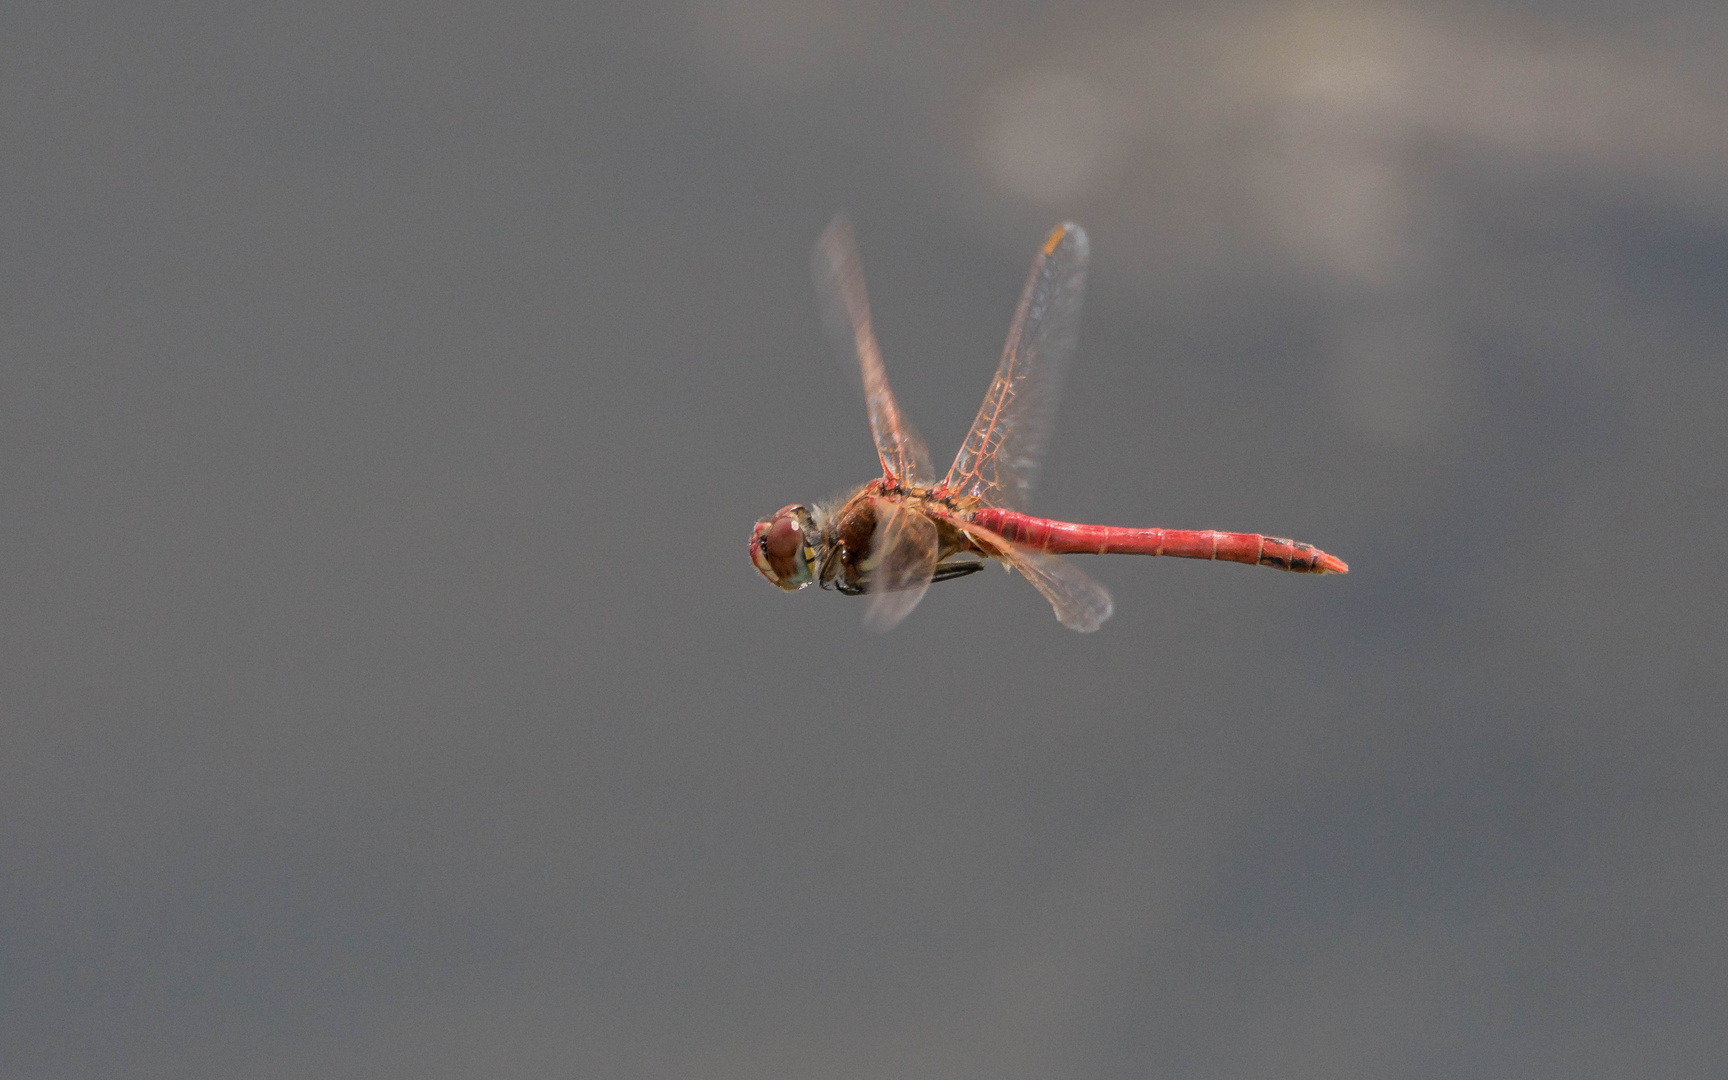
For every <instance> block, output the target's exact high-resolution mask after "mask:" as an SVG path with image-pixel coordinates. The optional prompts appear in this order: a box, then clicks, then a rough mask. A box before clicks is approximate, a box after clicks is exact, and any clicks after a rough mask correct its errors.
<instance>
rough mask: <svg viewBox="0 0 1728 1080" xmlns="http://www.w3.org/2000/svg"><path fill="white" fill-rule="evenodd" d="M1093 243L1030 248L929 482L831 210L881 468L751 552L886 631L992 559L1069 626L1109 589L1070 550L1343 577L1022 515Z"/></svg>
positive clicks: (1260, 545) (1213, 545)
mask: <svg viewBox="0 0 1728 1080" xmlns="http://www.w3.org/2000/svg"><path fill="white" fill-rule="evenodd" d="M1088 253H1089V245H1088V242H1087V239H1086V231H1085V230H1084V229H1082V228H1081V227H1080V226H1078V225H1076V224H1074V223H1072V222H1067V223H1064V224H1061V225H1058V226H1057V227H1056V228H1055V229H1054V230H1052V231H1051V232H1050V234H1049V236H1048V237H1047V238H1046V239H1045V240H1044V243H1043V245H1042V246H1041V247H1040V248H1039V249H1038V254H1037V256H1036V257H1035V258H1034V259H1033V260H1032V270H1031V273H1030V274H1029V275H1028V276H1027V279H1026V286H1025V288H1024V289H1023V290H1022V291H1021V293H1020V302H1019V305H1018V306H1017V307H1016V308H1015V310H1014V319H1013V322H1011V323H1010V324H1009V327H1008V343H1007V345H1006V346H1005V347H1004V348H1003V350H1002V360H1001V363H1000V364H999V365H998V366H997V368H996V376H995V378H994V379H993V380H992V381H991V383H990V389H989V390H988V392H986V393H985V395H984V403H983V404H982V405H981V406H979V409H978V415H977V418H976V419H974V420H973V422H972V428H971V430H970V431H968V432H967V434H966V440H965V442H964V443H963V444H962V445H961V447H960V452H959V453H958V454H957V455H956V456H955V458H954V463H953V465H951V466H950V467H949V469H948V473H947V475H946V476H944V477H943V478H942V479H940V480H937V479H936V478H935V476H936V474H935V471H934V470H933V469H932V468H931V466H930V457H929V454H928V452H927V451H926V450H925V446H924V441H923V440H922V439H921V438H919V436H918V433H917V432H916V431H914V430H913V428H912V425H911V424H910V423H909V422H908V421H907V420H906V417H905V415H904V414H903V413H902V412H901V411H900V406H899V404H898V403H897V402H896V401H895V400H894V392H893V390H892V389H890V388H889V386H888V374H887V371H886V369H885V368H884V367H883V364H882V351H881V349H880V348H879V347H878V345H877V343H876V335H875V332H874V330H872V328H871V321H870V302H869V298H868V296H867V295H866V293H865V290H864V272H863V268H862V265H861V264H860V262H859V259H858V251H857V245H856V243H855V242H854V240H853V235H852V227H851V224H850V223H849V222H848V221H847V219H846V218H845V216H844V215H841V216H839V217H836V218H835V219H834V220H833V222H832V223H830V224H829V226H828V228H827V229H826V230H825V231H824V232H823V234H822V237H821V239H820V240H819V241H818V242H817V244H816V250H815V252H814V255H813V257H812V269H813V271H814V276H815V279H816V291H817V294H818V296H819V297H820V299H821V301H822V309H823V321H824V323H825V324H826V326H827V329H828V332H829V336H830V338H831V339H832V340H833V341H834V344H835V347H836V350H837V351H838V352H839V353H840V354H841V357H842V359H843V360H844V361H846V362H847V363H851V362H852V361H853V360H856V362H857V364H858V366H859V370H860V371H861V373H862V374H863V378H864V398H865V403H866V406H867V408H868V412H869V417H870V432H871V435H872V436H873V437H874V439H875V442H876V454H877V457H878V458H880V460H881V464H882V475H881V476H880V477H878V478H876V479H874V480H871V481H869V482H868V483H865V484H863V485H861V486H859V487H858V488H856V489H854V490H853V491H851V493H850V494H847V495H845V496H843V497H841V498H839V499H836V500H833V501H830V502H819V503H812V504H804V503H794V504H792V505H790V506H784V507H781V508H780V509H779V510H777V511H775V512H774V513H773V514H771V515H770V516H768V517H765V518H762V519H760V520H759V521H757V523H756V525H755V527H754V528H753V529H752V530H751V533H750V559H751V562H753V563H754V564H755V566H756V569H757V570H759V571H761V573H762V576H763V577H765V578H767V579H768V580H769V581H770V582H771V583H773V584H775V585H777V586H779V587H780V588H782V589H785V590H787V591H788V592H791V591H796V590H799V589H803V588H805V587H807V586H809V585H811V584H818V585H820V586H821V587H822V588H824V589H832V590H834V591H836V592H839V593H842V594H844V595H847V596H863V597H866V598H867V600H868V606H867V608H866V611H865V620H864V621H865V625H866V626H867V627H869V628H870V629H872V630H878V631H880V630H886V629H888V628H890V627H892V626H894V625H895V624H896V623H898V622H900V620H902V619H904V618H905V617H906V616H907V615H909V614H911V613H912V609H914V608H916V607H917V606H918V603H919V601H921V600H922V599H923V598H924V594H925V592H926V591H927V590H928V589H929V588H930V586H931V585H932V584H933V583H935V582H939V581H952V580H955V579H957V578H961V577H965V576H967V575H969V574H973V573H976V572H977V571H979V570H981V569H983V568H984V567H985V566H986V565H988V564H989V563H990V562H992V561H994V562H998V563H1001V564H1003V565H1004V566H1005V567H1007V568H1009V569H1011V570H1015V571H1018V572H1019V573H1020V574H1021V576H1023V577H1025V578H1026V580H1028V581H1030V582H1031V583H1032V585H1033V586H1034V587H1035V588H1037V590H1038V591H1039V592H1041V593H1043V594H1044V598H1045V599H1047V600H1048V601H1050V606H1051V607H1052V608H1053V609H1054V610H1055V613H1056V618H1057V620H1058V621H1059V622H1060V623H1061V624H1062V625H1063V626H1066V627H1068V628H1070V629H1073V630H1078V631H1080V632H1081V633H1090V632H1091V631H1094V630H1096V629H1098V628H1099V627H1100V626H1102V625H1103V623H1104V621H1105V620H1106V619H1108V618H1110V615H1111V612H1112V611H1113V610H1114V608H1113V604H1112V602H1111V599H1110V594H1109V592H1107V591H1106V590H1105V589H1104V587H1103V586H1102V585H1099V584H1098V583H1097V582H1095V581H1093V580H1092V579H1091V578H1090V577H1088V576H1087V575H1086V574H1085V573H1084V572H1083V571H1082V570H1081V569H1080V568H1079V567H1077V566H1075V565H1074V564H1073V563H1071V562H1069V561H1068V560H1066V559H1064V558H1062V556H1064V555H1108V554H1129V555H1172V556H1176V557H1178V558H1186V559H1214V560H1219V561H1223V562H1237V563H1247V564H1250V565H1258V566H1270V567H1273V568H1275V569H1279V570H1289V571H1294V572H1296V573H1307V574H1343V573H1346V572H1348V571H1349V567H1348V566H1347V565H1345V563H1344V562H1343V561H1342V560H1341V559H1338V558H1337V557H1335V556H1332V555H1328V554H1326V553H1325V552H1324V551H1320V550H1318V549H1317V548H1315V547H1313V546H1312V545H1310V544H1302V543H1297V542H1295V541H1293V540H1285V539H1281V538H1278V537H1272V536H1263V535H1261V534H1259V533H1235V532H1217V531H1215V530H1210V529H1198V530H1195V529H1159V528H1121V527H1117V526H1112V525H1082V524H1076V523H1073V522H1067V521H1053V520H1050V519H1048V518H1040V517H1032V516H1030V515H1029V514H1027V513H1026V512H1025V510H1024V507H1025V505H1026V501H1027V496H1028V495H1029V494H1030V492H1031V490H1032V487H1033V483H1034V481H1035V480H1036V478H1037V474H1038V467H1039V462H1040V460H1041V459H1042V457H1043V453H1044V450H1045V447H1046V446H1047V445H1048V443H1049V439H1050V434H1051V428H1052V424H1053V421H1054V419H1055V408H1056V397H1057V393H1058V391H1059V389H1060V387H1061V382H1062V376H1063V373H1064V371H1065V369H1066V368H1067V366H1068V362H1069V360H1070V358H1071V357H1072V356H1073V354H1074V348H1075V344H1076V340H1077V330H1078V323H1079V315H1080V301H1081V297H1082V294H1083V292H1084V290H1085V287H1086V263H1087V258H1088Z"/></svg>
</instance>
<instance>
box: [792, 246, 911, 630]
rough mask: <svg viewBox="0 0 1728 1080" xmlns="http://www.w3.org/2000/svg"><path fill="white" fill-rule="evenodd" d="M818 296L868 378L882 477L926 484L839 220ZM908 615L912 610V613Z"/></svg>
mask: <svg viewBox="0 0 1728 1080" xmlns="http://www.w3.org/2000/svg"><path fill="white" fill-rule="evenodd" d="M811 270H812V271H813V273H814V276H815V278H816V295H817V297H818V298H819V299H820V300H821V302H822V321H823V324H824V326H825V327H826V328H827V331H828V339H829V341H830V342H832V343H833V346H834V350H835V352H836V354H837V355H839V356H840V358H841V359H842V360H843V361H844V362H846V363H848V364H850V363H851V362H852V361H853V360H854V359H856V360H857V361H858V367H859V369H860V370H861V371H862V372H863V375H864V403H865V405H866V406H868V408H869V410H870V434H871V435H873V436H874V437H875V439H876V453H877V455H878V456H880V457H881V459H882V472H883V474H884V475H885V476H887V478H888V479H890V480H895V481H898V482H899V483H901V484H905V485H907V486H911V485H913V484H919V483H922V484H928V483H929V482H930V479H931V477H933V476H934V475H935V473H936V470H934V469H933V468H931V467H930V455H929V453H928V452H927V451H926V450H925V449H924V440H923V439H920V438H919V437H918V433H917V432H916V431H914V430H912V425H911V424H910V423H908V422H907V420H906V418H905V417H904V416H902V415H900V406H899V404H898V403H897V402H896V401H895V400H894V391H893V390H891V389H889V387H888V373H887V371H885V370H884V369H883V367H882V350H881V348H879V347H878V346H877V344H876V334H875V331H873V330H871V329H870V298H869V296H868V295H866V294H865V292H864V269H863V267H862V266H861V265H860V264H859V262H858V247H857V245H856V244H854V243H853V241H852V223H851V222H849V221H847V220H846V216H845V215H844V214H841V215H838V216H836V217H835V218H834V220H833V221H831V222H829V224H828V228H826V229H825V230H823V232H822V238H821V239H820V240H818V241H817V242H816V250H815V252H814V253H813V254H812V256H811ZM908 610H910V609H908Z"/></svg>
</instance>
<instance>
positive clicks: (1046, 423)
mask: <svg viewBox="0 0 1728 1080" xmlns="http://www.w3.org/2000/svg"><path fill="white" fill-rule="evenodd" d="M1087 254H1088V246H1087V243H1086V230H1084V229H1082V228H1081V227H1080V226H1078V225H1075V224H1074V223H1073V222H1067V223H1065V224H1062V225H1059V226H1057V227H1056V229H1055V230H1054V231H1053V232H1051V234H1050V235H1049V237H1048V238H1046V239H1045V241H1044V246H1043V248H1041V249H1040V250H1039V252H1038V257H1037V258H1036V259H1034V260H1032V272H1031V274H1030V275H1029V276H1028V277H1027V279H1026V288H1025V290H1024V291H1023V292H1021V294H1020V306H1019V307H1017V308H1016V309H1015V310H1014V321H1013V323H1012V324H1010V325H1009V327H1008V344H1007V346H1006V347H1005V348H1004V349H1003V350H1002V363H1001V364H1000V365H999V366H998V367H997V368H996V379H995V381H994V382H992V383H991V384H990V390H989V392H988V393H986V394H985V395H984V404H983V405H982V406H980V407H979V409H978V418H977V419H976V420H974V421H972V430H971V432H969V433H968V434H967V436H966V443H965V445H963V446H962V447H961V448H960V453H959V456H957V457H956V458H955V459H954V465H953V467H952V468H950V469H949V470H948V479H947V481H946V483H947V486H948V489H949V490H950V491H953V492H955V493H956V494H960V495H976V496H978V497H979V498H980V499H982V500H983V501H984V503H985V504H986V505H991V506H1005V507H1009V508H1010V509H1016V510H1017V509H1023V508H1024V506H1025V502H1026V496H1027V494H1028V493H1029V492H1030V491H1031V489H1032V483H1033V481H1034V480H1035V479H1036V478H1037V473H1038V464H1039V461H1040V460H1041V459H1042V457H1043V454H1044V451H1045V449H1046V448H1047V446H1048V445H1049V441H1050V431H1051V428H1052V426H1053V425H1054V423H1055V420H1056V405H1057V399H1058V398H1059V397H1060V395H1061V389H1062V377H1063V375H1064V374H1065V373H1066V372H1067V369H1068V361H1069V358H1071V357H1072V356H1073V355H1074V345H1075V342H1076V340H1077V331H1078V324H1079V321H1080V301H1081V298H1082V295H1083V294H1084V292H1085V289H1086V258H1087Z"/></svg>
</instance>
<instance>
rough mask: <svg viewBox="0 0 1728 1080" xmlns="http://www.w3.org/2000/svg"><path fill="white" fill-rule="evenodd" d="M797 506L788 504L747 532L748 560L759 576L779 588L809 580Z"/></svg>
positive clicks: (800, 585)
mask: <svg viewBox="0 0 1728 1080" xmlns="http://www.w3.org/2000/svg"><path fill="white" fill-rule="evenodd" d="M799 509H800V507H797V506H788V507H786V508H785V509H783V510H781V511H780V512H779V513H777V514H775V515H774V516H773V517H772V518H770V519H769V520H767V521H763V522H758V523H757V525H756V529H755V531H754V532H752V533H751V534H750V560H751V561H752V562H754V563H755V564H756V569H758V570H760V571H761V572H762V576H763V577H765V578H767V579H768V580H769V581H772V582H773V583H774V584H776V585H778V586H780V587H781V588H782V589H788V590H790V589H801V588H803V587H804V586H806V585H808V584H810V561H809V558H808V550H809V538H808V537H806V536H805V534H804V526H803V522H802V521H801V520H800V517H801V515H800V514H799V513H798V510H799Z"/></svg>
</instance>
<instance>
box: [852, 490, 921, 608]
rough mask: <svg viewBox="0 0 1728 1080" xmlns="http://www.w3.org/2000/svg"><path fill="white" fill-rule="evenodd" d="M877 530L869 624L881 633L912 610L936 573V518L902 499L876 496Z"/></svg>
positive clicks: (872, 548)
mask: <svg viewBox="0 0 1728 1080" xmlns="http://www.w3.org/2000/svg"><path fill="white" fill-rule="evenodd" d="M871 503H872V505H873V506H874V507H875V508H876V533H875V535H874V536H873V537H871V540H870V555H871V562H872V565H871V567H870V576H869V590H870V598H869V601H868V602H869V606H868V607H867V608H866V609H865V611H864V625H865V627H867V628H868V629H870V630H873V631H876V632H878V633H880V632H881V631H883V630H887V629H889V628H890V627H892V626H894V624H895V623H898V622H899V621H900V620H901V619H904V618H905V617H906V616H908V615H910V614H912V609H913V608H915V607H917V606H918V602H919V601H920V600H922V599H924V593H925V590H927V589H929V588H930V578H931V577H932V576H933V575H934V574H935V573H936V548H937V538H936V523H935V522H933V521H931V520H930V519H929V518H927V517H925V516H924V515H923V514H921V513H919V512H918V511H916V510H913V509H910V508H908V507H907V506H906V504H905V503H903V502H900V501H899V500H898V499H872V500H871Z"/></svg>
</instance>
